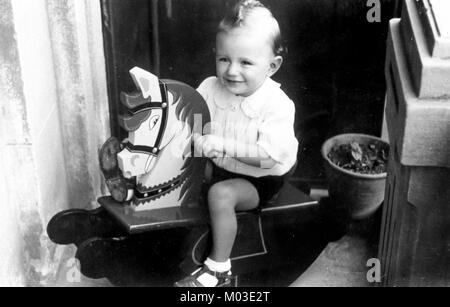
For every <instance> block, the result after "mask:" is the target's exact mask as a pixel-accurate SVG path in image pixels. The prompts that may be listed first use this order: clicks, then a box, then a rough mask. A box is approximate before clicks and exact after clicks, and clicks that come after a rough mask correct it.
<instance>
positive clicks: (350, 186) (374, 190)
mask: <svg viewBox="0 0 450 307" xmlns="http://www.w3.org/2000/svg"><path fill="white" fill-rule="evenodd" d="M353 141H355V142H358V143H359V144H373V143H376V144H380V145H382V146H384V147H385V148H389V144H388V143H386V142H385V141H383V140H382V139H380V138H378V137H375V136H371V135H366V134H340V135H336V136H334V137H332V138H330V139H328V140H327V141H325V143H323V145H322V150H321V153H322V157H323V159H324V160H325V173H326V178H327V181H328V193H329V196H330V199H331V200H332V201H335V202H337V203H338V204H340V205H343V206H346V208H347V209H348V210H349V214H350V216H351V217H352V218H353V219H357V220H359V219H364V218H367V217H369V216H371V215H372V214H373V213H374V212H375V211H376V210H377V209H378V207H379V206H380V205H381V203H382V202H383V200H384V188H385V185H386V172H384V173H381V174H360V173H356V172H353V171H351V170H346V169H344V168H342V167H339V166H337V165H336V164H334V163H333V162H332V161H331V160H330V159H329V158H328V153H329V152H330V151H331V149H332V148H333V147H334V146H336V145H342V144H349V143H351V142H353Z"/></svg>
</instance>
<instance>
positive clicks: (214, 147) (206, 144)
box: [193, 133, 224, 158]
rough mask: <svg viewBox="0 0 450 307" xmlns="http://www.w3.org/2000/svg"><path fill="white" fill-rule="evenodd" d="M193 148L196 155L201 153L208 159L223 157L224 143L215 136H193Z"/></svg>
mask: <svg viewBox="0 0 450 307" xmlns="http://www.w3.org/2000/svg"><path fill="white" fill-rule="evenodd" d="M193 137H194V148H195V150H196V151H197V152H198V153H203V154H204V155H205V156H206V157H208V158H217V157H221V156H223V150H224V141H223V138H221V137H218V136H215V135H210V134H207V135H203V136H202V135H200V134H197V133H195V134H194V136H193Z"/></svg>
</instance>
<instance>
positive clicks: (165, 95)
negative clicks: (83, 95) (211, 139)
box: [117, 67, 210, 204]
mask: <svg viewBox="0 0 450 307" xmlns="http://www.w3.org/2000/svg"><path fill="white" fill-rule="evenodd" d="M130 73H131V75H132V77H133V81H134V83H135V85H136V87H137V88H138V89H139V91H138V92H133V93H121V96H120V99H121V102H122V104H123V105H124V106H125V108H126V114H123V115H121V116H120V117H119V123H120V125H121V127H122V128H123V129H125V130H126V131H127V132H128V138H127V139H126V140H124V142H123V143H122V144H123V147H124V148H123V150H122V151H121V152H119V153H118V155H117V160H118V163H119V168H120V169H121V171H122V173H123V175H124V176H125V177H126V178H131V177H136V178H137V179H136V181H137V187H136V189H135V191H134V198H135V200H136V201H135V202H137V203H138V204H139V203H142V202H144V201H148V200H150V198H151V197H153V196H155V198H156V197H160V196H161V195H162V194H164V193H166V194H167V193H168V192H171V191H172V190H174V189H176V188H178V187H181V189H180V193H181V195H180V197H179V199H181V198H182V196H183V195H184V194H185V193H186V191H188V190H189V189H190V187H189V185H190V184H192V182H193V179H192V178H190V177H191V176H194V175H195V176H197V177H201V176H202V175H203V174H199V173H198V172H199V171H200V170H201V169H204V163H203V162H204V161H203V162H200V160H202V159H201V158H194V155H193V153H192V151H191V149H192V146H191V136H192V134H193V132H194V131H195V132H198V133H201V132H202V127H203V123H204V124H207V123H209V121H210V116H209V111H208V108H207V105H206V103H205V101H204V100H203V98H202V97H201V95H200V94H199V93H198V92H197V91H196V90H195V89H193V88H192V87H190V86H188V85H186V84H184V83H182V82H178V81H174V80H159V79H158V78H157V77H156V76H154V75H153V74H151V73H149V72H147V71H145V70H143V69H140V68H137V67H135V68H133V69H132V70H131V71H130ZM199 163H200V164H199ZM194 181H195V180H194ZM197 181H198V180H197ZM186 184H188V186H185V185H186ZM155 187H156V188H155ZM160 194H161V195H160ZM149 195H150V196H149Z"/></svg>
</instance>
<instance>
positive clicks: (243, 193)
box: [208, 179, 259, 262]
mask: <svg viewBox="0 0 450 307" xmlns="http://www.w3.org/2000/svg"><path fill="white" fill-rule="evenodd" d="M258 203H259V196H258V191H257V190H256V188H255V187H254V186H253V185H252V184H251V183H250V182H249V181H247V180H245V179H230V180H225V181H221V182H218V183H216V184H214V185H213V186H212V187H211V188H210V189H209V191H208V206H209V211H210V215H211V228H212V239H213V248H212V251H211V254H210V256H209V257H210V258H211V259H212V260H214V261H218V262H224V261H226V260H228V259H229V258H230V254H231V250H232V248H233V244H234V240H235V237H236V232H237V220H236V211H248V210H252V209H255V208H256V207H257V206H258Z"/></svg>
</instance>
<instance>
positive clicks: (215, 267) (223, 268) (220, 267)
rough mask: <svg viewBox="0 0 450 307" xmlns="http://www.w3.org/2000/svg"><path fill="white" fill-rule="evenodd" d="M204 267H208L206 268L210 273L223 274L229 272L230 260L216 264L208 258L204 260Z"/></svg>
mask: <svg viewBox="0 0 450 307" xmlns="http://www.w3.org/2000/svg"><path fill="white" fill-rule="evenodd" d="M205 265H206V266H208V268H209V269H210V270H211V271H214V272H219V273H223V272H227V271H229V270H231V261H230V259H228V260H227V261H225V262H217V261H214V260H212V259H211V258H209V257H208V258H206V260H205Z"/></svg>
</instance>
